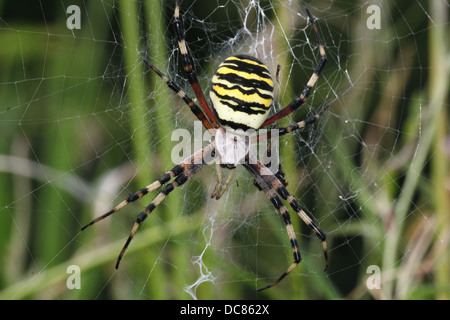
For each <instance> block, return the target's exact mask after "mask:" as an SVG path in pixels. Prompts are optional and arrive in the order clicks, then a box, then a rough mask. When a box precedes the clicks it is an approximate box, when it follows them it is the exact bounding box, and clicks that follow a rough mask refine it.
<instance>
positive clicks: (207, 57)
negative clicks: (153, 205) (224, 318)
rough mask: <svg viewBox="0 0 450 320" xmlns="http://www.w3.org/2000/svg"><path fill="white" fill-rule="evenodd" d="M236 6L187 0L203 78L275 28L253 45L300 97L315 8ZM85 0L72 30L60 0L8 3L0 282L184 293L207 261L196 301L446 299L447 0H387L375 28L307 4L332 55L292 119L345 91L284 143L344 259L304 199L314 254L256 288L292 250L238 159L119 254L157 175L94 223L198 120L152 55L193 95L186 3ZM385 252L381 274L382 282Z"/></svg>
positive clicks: (159, 168) (138, 293)
mask: <svg viewBox="0 0 450 320" xmlns="http://www.w3.org/2000/svg"><path fill="white" fill-rule="evenodd" d="M185 2H186V3H187V1H185ZM226 3H227V6H225V7H217V3H216V2H215V1H205V0H196V1H194V2H193V4H192V5H184V6H183V4H182V12H183V13H184V14H185V27H186V30H187V32H188V34H187V41H188V43H189V48H190V49H191V51H192V52H193V54H194V56H195V58H196V61H195V67H196V69H197V73H198V75H199V79H200V81H201V85H202V88H204V92H205V94H206V93H207V92H208V90H207V89H208V85H209V78H210V77H211V75H212V73H213V72H214V70H215V68H216V67H217V64H218V62H219V61H220V60H221V59H223V58H224V56H223V55H224V54H225V51H227V50H230V44H231V47H232V48H234V49H233V50H234V52H237V51H239V50H240V48H242V50H246V49H248V48H252V45H254V43H255V40H261V38H264V37H267V39H269V40H267V39H266V41H265V42H264V45H262V46H259V47H258V50H257V52H258V54H259V55H261V59H262V60H263V61H266V64H267V65H268V66H269V68H271V70H276V67H277V64H280V65H281V81H280V85H279V87H277V88H276V94H277V100H278V101H280V105H282V106H284V105H286V104H287V103H289V102H290V101H291V100H292V99H294V98H295V97H296V96H298V94H300V92H301V90H302V89H303V86H304V84H306V82H307V81H308V79H309V77H310V76H311V74H312V72H313V70H314V67H315V65H316V63H317V58H318V56H319V54H318V52H316V51H317V47H316V45H315V38H314V32H313V31H312V30H311V28H310V24H306V20H305V17H306V15H305V13H304V12H303V11H304V8H305V5H304V4H298V5H297V7H288V6H287V5H286V4H285V2H284V1H281V0H272V1H260V8H262V9H264V13H265V14H266V18H265V20H264V21H262V20H261V16H260V15H259V14H258V12H257V10H255V8H253V9H252V10H250V11H249V12H248V14H247V15H245V8H248V6H249V3H252V2H250V1H248V0H241V1H239V0H233V1H229V2H226ZM29 5H30V6H34V5H39V2H36V3H33V4H31V3H30V4H29ZM85 5H86V6H87V7H82V8H81V13H82V21H81V25H82V28H81V29H80V30H69V29H68V28H67V27H66V19H67V17H68V15H67V14H66V13H65V12H64V8H62V6H61V3H60V2H56V1H54V2H52V1H46V2H45V4H42V7H36V8H30V10H27V11H26V12H23V11H21V10H20V5H19V4H17V3H14V2H11V1H9V2H6V1H3V2H0V43H2V44H3V45H2V47H1V48H0V60H1V61H2V63H1V64H0V136H1V138H0V195H1V196H0V251H1V252H2V254H1V255H0V298H2V299H190V298H191V295H190V294H189V293H188V292H187V291H186V290H185V288H186V287H188V286H189V285H192V284H194V283H195V282H196V281H197V280H198V279H199V277H200V276H204V278H205V279H206V281H205V282H203V283H201V284H200V285H199V286H197V287H194V288H193V291H192V292H193V294H195V295H196V297H197V298H199V299H393V298H394V299H449V298H450V279H449V277H450V273H449V270H450V250H449V242H450V215H449V212H450V200H449V199H450V196H449V190H450V187H449V184H450V182H449V181H450V170H449V163H450V161H449V154H450V153H449V145H448V140H449V130H448V123H449V115H448V113H449V101H448V91H449V79H450V76H449V70H450V54H449V48H448V45H449V44H448V40H447V37H446V36H445V35H446V34H448V33H449V28H448V14H449V8H448V7H446V5H445V3H444V2H443V1H440V0H432V1H429V2H427V3H426V4H423V5H421V4H419V2H415V3H407V2H404V3H402V4H401V5H400V4H396V3H395V2H389V3H385V4H384V6H383V7H381V13H382V14H381V18H382V24H381V29H379V30H370V29H368V28H367V27H366V20H367V17H368V14H367V13H366V7H365V4H364V5H361V4H360V2H359V1H346V2H345V3H344V2H341V1H334V2H333V3H332V4H331V5H324V4H323V5H322V4H321V2H318V3H316V4H312V5H309V8H310V9H311V12H312V13H313V15H315V16H316V17H317V18H318V20H317V26H318V28H319V31H320V33H321V35H322V40H323V42H324V44H325V49H326V51H327V56H328V64H327V66H326V68H325V70H324V73H323V77H322V78H320V79H319V81H318V84H317V86H316V88H314V92H313V93H312V95H311V97H310V99H309V100H308V103H307V105H305V106H304V107H302V108H301V109H300V110H298V112H296V114H295V115H292V116H291V117H290V118H288V119H284V120H283V121H282V125H287V124H288V123H290V122H292V121H294V120H296V121H299V120H301V119H303V118H305V117H306V116H309V115H312V114H313V113H314V112H317V111H318V110H319V109H320V108H321V107H322V106H323V105H324V104H325V103H330V106H331V107H330V109H329V111H327V113H326V114H325V115H324V117H323V118H322V119H321V121H320V122H319V123H318V124H317V125H314V126H310V127H308V128H306V129H305V130H303V131H302V132H298V133H295V134H292V135H291V136H289V137H286V139H284V138H283V140H282V143H281V155H282V163H283V169H284V171H285V172H286V178H287V181H288V183H289V184H288V190H289V192H291V193H292V194H295V196H296V197H297V198H298V199H299V201H300V203H301V204H302V205H303V206H304V208H305V209H306V210H307V211H308V212H310V213H311V214H312V215H313V216H314V217H315V220H316V221H317V222H318V224H319V225H320V227H321V229H322V230H324V231H325V232H326V233H327V235H328V238H327V239H328V249H329V255H330V268H329V270H328V271H327V272H325V273H324V272H322V269H323V257H322V256H321V254H322V251H321V245H320V242H319V241H318V240H317V239H316V238H315V237H314V235H313V234H311V231H310V230H309V229H307V228H306V227H305V226H304V225H303V224H302V222H301V220H300V219H299V218H298V217H297V216H294V215H293V214H292V210H291V214H292V221H293V224H294V227H295V229H296V232H297V239H298V241H299V245H300V249H301V251H302V257H303V261H302V263H301V264H300V265H299V267H298V268H297V269H296V270H295V271H294V272H292V274H291V275H289V276H288V277H287V278H286V279H285V280H283V281H282V282H281V283H280V284H279V285H278V286H276V287H274V288H271V289H270V290H267V291H264V292H261V293H259V292H256V291H255V289H256V288H259V287H262V286H263V285H265V284H267V283H268V282H270V281H272V280H274V279H275V278H276V277H278V276H279V275H280V274H281V272H283V271H284V268H287V267H288V266H289V263H290V262H291V261H290V259H291V249H290V245H289V241H288V237H287V235H286V232H285V229H284V224H283V221H282V219H281V218H280V217H279V215H277V214H276V211H275V210H274V208H273V207H272V205H271V204H270V201H269V200H268V199H266V198H265V196H264V194H263V193H260V192H257V190H256V188H255V187H254V186H253V181H252V180H251V179H250V178H249V175H248V174H246V172H245V170H243V169H242V168H240V169H237V170H236V171H237V173H236V177H235V179H234V180H233V182H232V183H231V185H230V186H229V190H228V191H227V192H226V193H225V195H224V196H223V197H222V199H220V200H219V201H216V200H212V199H210V197H209V195H210V193H211V191H212V190H213V188H214V186H215V182H216V177H215V171H214V166H210V167H209V168H206V169H204V170H203V171H202V172H200V173H199V174H198V175H197V176H196V177H195V178H193V179H192V180H191V181H189V182H188V183H187V184H186V185H184V186H183V187H181V188H179V189H177V190H175V191H173V192H172V193H171V194H170V196H169V197H168V198H167V199H166V200H165V201H164V202H163V203H162V204H161V205H160V206H159V207H158V208H157V209H156V210H155V211H154V213H153V214H152V216H151V217H149V218H148V219H147V220H146V221H145V223H144V224H143V225H142V227H141V228H140V230H139V231H138V233H137V234H136V237H135V239H134V240H133V242H132V243H131V245H130V246H129V248H128V251H127V253H126V255H125V257H124V259H123V261H122V264H121V267H120V268H119V270H115V269H114V265H115V261H116V259H117V256H118V254H119V252H120V250H121V248H122V246H123V244H124V243H125V240H126V237H127V236H128V234H129V232H130V230H131V227H132V225H133V223H134V221H135V219H136V216H137V214H138V213H139V212H140V211H142V210H143V208H145V206H146V205H148V204H149V203H150V202H151V201H152V199H153V198H154V197H155V196H156V194H157V191H156V192H154V193H152V194H151V195H147V196H146V197H145V198H143V199H141V200H140V201H138V202H136V203H133V204H130V205H129V206H127V207H126V208H124V209H122V210H121V211H120V212H118V213H115V214H114V215H112V216H110V217H109V218H108V219H106V220H104V221H102V222H101V223H98V224H96V225H94V226H92V227H90V228H88V229H86V230H85V231H83V232H80V228H81V226H83V225H85V224H86V223H87V222H89V221H90V220H91V219H92V218H93V217H95V216H98V215H100V214H102V213H104V212H106V211H107V210H108V209H110V207H111V206H114V205H116V204H118V203H119V202H120V201H122V200H123V199H124V198H125V197H126V196H127V195H128V194H129V193H131V192H134V191H136V190H138V189H140V188H142V187H143V186H145V185H147V184H149V183H150V182H152V181H153V180H155V179H158V178H159V177H160V176H161V175H162V174H163V173H164V172H166V171H167V170H169V169H170V168H171V167H173V165H174V164H173V163H172V161H171V150H172V147H173V146H174V145H175V144H176V143H177V141H171V133H172V131H173V130H174V129H176V128H186V129H188V130H190V131H192V130H193V125H192V123H193V121H194V120H195V117H194V116H193V115H191V114H190V112H189V110H188V108H187V107H186V106H185V105H184V104H183V102H182V101H181V99H179V97H177V96H176V95H175V94H173V92H172V91H171V90H169V89H168V88H167V87H166V86H165V84H164V83H163V82H162V81H161V79H160V78H158V77H157V76H156V75H155V74H153V73H152V72H151V71H150V70H148V68H147V66H146V65H145V64H144V63H143V62H142V59H143V58H149V59H150V60H151V61H152V62H154V64H155V65H157V66H158V68H159V69H160V70H161V71H163V72H164V73H166V74H167V75H168V76H169V77H170V78H172V79H174V80H175V81H176V82H177V83H178V84H179V85H180V86H181V87H182V88H184V89H186V91H187V93H188V94H189V95H190V96H191V97H194V94H193V93H192V90H191V88H190V87H189V85H188V82H187V81H186V80H185V79H184V77H183V75H184V74H183V68H182V62H181V59H180V55H179V52H178V50H177V43H176V41H175V38H174V30H173V27H172V25H171V17H172V15H173V7H174V5H173V4H172V2H166V1H159V0H144V1H142V2H139V4H137V3H135V2H134V1H125V0H122V1H112V0H111V1H109V0H104V1H92V2H89V3H87V2H86V4H85ZM388 6H390V7H388ZM28 12H31V13H28ZM160 13H161V14H160ZM244 18H246V19H244ZM244 21H245V23H246V24H245V26H244V24H243V23H244ZM263 22H264V26H265V27H263ZM272 27H273V29H272ZM243 30H245V31H251V32H253V34H254V35H255V34H257V36H254V37H253V38H252V37H247V36H246V35H245V32H242V31H243ZM238 31H241V33H238ZM231 40H233V41H231ZM252 41H253V42H252ZM253 52H254V51H253ZM277 106H278V107H279V105H277ZM224 173H225V174H228V172H227V171H225V172H224ZM211 233H212V234H211ZM199 256H200V257H201V259H200V260H198V261H199V263H195V261H196V260H195V259H197V257H199ZM200 262H201V263H200ZM71 265H77V266H79V267H80V270H81V289H80V290H77V289H73V290H69V289H68V288H67V285H66V281H67V279H68V278H69V276H70V274H68V273H66V271H67V268H68V267H69V266H71ZM373 265H375V266H378V267H379V268H380V270H381V284H380V285H381V289H371V290H369V289H368V288H367V283H366V280H367V279H368V277H369V276H372V275H373V274H371V273H367V270H368V267H369V266H373ZM209 272H210V273H211V274H209ZM369 280H370V279H369Z"/></svg>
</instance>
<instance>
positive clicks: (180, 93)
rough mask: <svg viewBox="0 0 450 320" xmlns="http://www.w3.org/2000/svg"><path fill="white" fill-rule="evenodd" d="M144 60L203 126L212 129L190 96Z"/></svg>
mask: <svg viewBox="0 0 450 320" xmlns="http://www.w3.org/2000/svg"><path fill="white" fill-rule="evenodd" d="M144 62H145V63H146V64H147V65H148V66H149V67H150V68H151V69H152V70H153V71H154V72H155V73H156V74H157V75H158V76H159V77H160V78H161V79H162V80H163V81H164V82H165V83H166V84H167V86H168V87H169V88H170V89H172V90H173V91H174V92H175V93H176V94H177V95H178V96H180V98H181V99H183V101H184V102H185V103H186V104H187V105H188V106H189V108H191V111H192V112H193V113H194V115H195V116H196V117H197V119H199V120H200V121H201V122H202V123H203V126H204V127H205V128H206V129H208V130H209V131H212V130H213V126H212V125H211V123H210V122H209V120H208V118H207V117H206V116H205V114H204V113H203V112H202V111H201V109H200V108H199V107H198V106H197V105H196V104H195V103H194V101H192V99H191V98H189V97H188V96H187V94H186V92H184V91H183V90H182V89H181V88H180V87H179V86H178V85H177V84H176V83H175V82H173V81H172V80H170V79H169V78H167V77H166V76H165V75H164V74H163V73H162V72H161V71H159V70H158V68H156V67H155V66H154V65H153V64H152V63H150V62H149V61H148V60H144Z"/></svg>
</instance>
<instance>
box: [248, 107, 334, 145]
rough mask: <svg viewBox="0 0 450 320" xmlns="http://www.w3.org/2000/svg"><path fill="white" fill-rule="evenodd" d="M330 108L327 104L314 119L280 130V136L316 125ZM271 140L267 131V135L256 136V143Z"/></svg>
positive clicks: (310, 118) (269, 132)
mask: <svg viewBox="0 0 450 320" xmlns="http://www.w3.org/2000/svg"><path fill="white" fill-rule="evenodd" d="M329 107H330V105H329V104H327V105H326V106H325V107H323V108H322V109H321V110H320V111H319V112H318V113H317V114H315V115H314V116H312V117H309V118H307V119H305V120H302V121H300V122H297V123H294V124H291V125H290V126H287V127H284V128H278V129H277V130H278V136H284V135H285V134H288V133H291V132H292V131H295V130H298V129H302V128H304V127H306V126H308V125H310V124H313V123H316V122H317V121H319V119H320V117H322V115H323V114H324V113H325V111H327V109H328V108H329ZM270 138H271V131H267V132H266V133H263V134H260V135H257V136H256V138H255V139H256V141H258V142H259V141H264V140H270Z"/></svg>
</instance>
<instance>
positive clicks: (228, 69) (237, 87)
mask: <svg viewBox="0 0 450 320" xmlns="http://www.w3.org/2000/svg"><path fill="white" fill-rule="evenodd" d="M306 12H307V14H308V17H309V21H310V22H311V24H312V26H313V28H314V32H315V34H316V37H317V42H318V47H319V52H320V60H319V62H318V65H317V67H316V69H315V70H314V73H313V74H312V76H311V78H310V79H309V81H308V83H307V84H306V86H305V88H304V89H303V91H302V92H301V94H300V96H299V97H298V98H296V99H294V100H293V101H292V102H291V103H290V104H288V105H287V106H286V107H284V108H283V109H281V110H280V111H278V112H277V113H275V114H273V115H272V116H269V111H270V108H271V105H272V101H273V82H272V78H271V76H270V72H269V70H268V69H267V67H266V66H265V65H264V64H263V63H262V62H261V61H259V60H258V59H256V58H254V57H251V56H248V55H234V56H231V57H228V58H227V59H225V60H224V62H222V63H221V64H220V65H219V67H218V69H217V71H216V73H215V74H214V76H213V77H212V81H211V88H210V99H211V102H212V105H211V106H212V107H211V108H210V106H209V105H208V103H207V102H206V99H205V97H204V95H203V91H202V89H201V87H200V84H199V82H198V80H197V76H196V74H195V71H194V69H193V67H192V63H191V59H190V56H189V53H188V49H187V46H186V42H185V40H184V30H183V25H182V23H181V18H180V5H179V1H176V5H175V14H174V24H175V30H176V34H177V39H178V45H179V48H180V53H181V55H182V57H183V63H184V69H185V71H186V75H187V79H188V80H189V82H190V84H191V86H192V89H193V91H194V93H195V96H196V97H197V101H198V103H199V105H200V106H198V105H197V104H195V103H194V101H193V100H192V99H191V98H189V96H188V95H187V94H186V93H185V92H184V91H183V90H181V89H180V87H179V86H178V85H177V84H176V83H174V82H172V81H171V80H170V79H168V78H167V77H166V76H165V75H163V74H162V73H161V72H160V71H159V70H158V69H157V68H156V67H155V66H154V65H153V64H151V63H150V62H148V61H147V60H144V61H145V63H146V64H147V65H148V66H149V67H150V68H151V69H152V70H153V71H154V72H155V73H157V74H158V75H159V76H160V77H161V78H162V79H163V81H164V82H165V83H166V84H167V85H168V86H169V88H171V89H172V90H173V91H174V92H176V93H177V94H178V95H179V96H180V98H182V99H183V100H184V102H185V103H186V104H187V105H188V106H189V108H190V109H191V111H192V112H193V113H194V115H195V116H196V117H197V118H198V119H199V120H200V121H201V122H202V124H203V126H204V127H205V128H206V129H207V130H209V131H210V133H211V134H212V135H213V136H214V139H213V141H212V142H210V143H209V144H208V145H206V146H205V147H204V148H202V149H201V150H198V151H196V152H195V153H193V154H192V155H191V156H189V157H188V158H187V159H185V160H184V161H182V162H181V163H179V164H177V165H176V166H175V167H173V168H172V169H171V170H170V171H168V172H166V173H165V174H164V175H163V176H162V177H161V178H160V179H159V180H156V181H154V182H153V183H151V184H149V185H148V186H146V187H145V188H143V189H141V190H139V191H137V192H135V193H133V194H131V195H130V196H128V198H127V199H125V200H124V201H122V202H121V203H119V204H118V205H117V206H116V207H114V208H113V209H111V210H110V211H108V212H107V213H105V214H104V215H102V216H100V217H98V218H96V219H94V220H92V221H91V222H90V223H88V224H87V225H85V226H84V227H83V228H82V230H84V229H85V228H87V227H88V226H90V225H92V224H94V223H96V222H98V221H100V220H102V219H104V218H106V217H107V216H109V215H111V214H113V213H114V212H116V211H118V210H119V209H121V208H123V207H124V206H126V205H127V204H128V203H130V202H133V201H136V200H138V199H140V198H141V197H143V196H144V195H146V194H147V193H149V192H151V191H153V190H155V189H158V188H160V187H163V186H164V188H163V189H162V191H161V192H160V193H159V194H158V195H157V196H156V197H155V199H154V200H153V201H152V202H151V203H150V204H149V205H148V206H147V207H146V208H145V210H143V211H142V212H141V213H140V214H139V215H138V217H137V219H136V222H135V224H134V226H133V228H132V230H131V233H130V236H129V237H128V239H127V241H126V243H125V245H124V247H123V249H122V251H121V252H120V255H119V257H118V259H117V263H116V268H118V267H119V263H120V261H121V259H122V257H123V254H124V253H125V250H126V249H127V247H128V245H129V243H130V242H131V240H132V239H133V237H134V235H135V233H136V231H137V229H138V228H139V225H140V224H141V223H142V221H144V220H145V219H146V218H147V217H148V216H149V215H150V213H151V212H152V211H153V210H154V209H155V208H156V207H157V206H158V205H159V204H160V203H161V202H162V201H163V200H164V198H165V197H166V196H167V195H168V194H169V193H170V192H172V191H173V190H174V189H175V188H177V187H179V186H181V185H182V184H184V183H185V182H186V181H187V180H188V179H189V178H191V177H192V176H193V175H195V174H196V173H197V172H198V171H200V170H201V169H202V168H203V167H204V166H206V165H207V164H209V163H210V162H211V161H207V160H206V159H207V157H208V155H212V154H214V155H215V156H216V157H215V159H214V160H215V162H216V168H217V178H218V183H217V185H216V188H215V189H214V192H213V193H212V195H211V196H212V197H215V198H216V199H219V198H220V197H221V195H222V194H223V192H224V191H225V189H226V186H227V185H228V184H229V183H230V181H231V178H232V172H233V170H232V171H231V174H230V175H229V176H228V177H227V179H226V180H225V181H223V177H222V173H221V168H222V167H226V168H229V169H233V168H235V167H236V166H237V165H239V164H240V165H242V166H244V167H245V168H246V169H247V171H248V172H249V173H250V174H251V176H252V177H253V179H254V180H255V185H256V186H257V187H258V189H259V190H261V191H263V192H264V193H265V194H266V196H267V197H268V198H269V199H270V201H271V202H272V204H273V205H274V207H275V208H276V209H277V210H278V211H279V212H280V213H281V215H282V217H283V220H284V222H285V224H286V231H287V234H288V236H289V240H290V243H291V246H292V252H293V256H294V262H293V263H292V264H291V265H290V266H289V268H288V269H287V270H286V271H285V272H284V273H283V274H282V275H281V276H280V277H279V278H278V279H277V280H275V281H273V282H272V283H270V284H268V285H266V286H265V287H263V288H261V289H259V290H264V289H267V288H270V287H272V286H274V285H275V284H277V283H278V282H280V281H281V280H282V279H283V278H284V277H285V276H286V275H288V274H289V273H290V272H291V271H292V270H293V269H294V268H295V267H296V266H297V265H298V264H299V263H300V261H301V255H300V250H299V247H298V243H297V239H296V236H295V232H294V228H293V226H292V223H291V220H290V214H289V211H288V209H287V208H286V207H285V206H284V204H283V202H282V200H281V199H280V197H281V198H282V199H283V200H285V201H287V202H288V204H289V206H290V207H291V208H292V209H293V210H294V211H295V212H296V213H297V214H298V215H299V217H300V218H301V219H302V220H303V221H304V222H305V223H306V224H307V225H308V226H309V227H310V228H311V229H312V230H313V232H314V233H315V234H316V235H317V237H318V238H319V239H320V240H321V241H322V246H323V253H324V256H325V269H326V267H327V266H328V257H327V245H326V240H325V234H324V233H323V232H322V231H321V230H320V229H319V228H318V227H317V226H316V224H315V223H314V222H313V220H312V219H311V218H310V217H309V216H308V214H306V213H305V211H303V210H302V209H301V207H300V205H299V203H298V202H297V200H296V199H295V198H294V197H293V196H292V195H290V194H289V192H288V191H287V189H286V185H287V183H286V181H285V178H284V172H283V170H282V169H281V165H280V166H279V167H277V169H278V170H277V171H276V172H272V171H271V170H269V168H268V167H267V163H265V162H264V161H261V160H258V159H257V158H256V157H254V156H253V155H252V154H251V153H250V152H249V146H250V144H251V143H252V142H258V141H263V140H270V139H271V136H272V134H271V132H264V133H260V132H257V130H258V129H262V128H266V127H267V126H269V125H271V124H274V123H276V122H277V121H278V120H280V119H282V118H284V117H285V116H287V115H289V114H290V113H292V112H293V111H295V110H296V109H298V108H299V107H300V106H301V105H302V104H303V103H304V102H305V101H306V99H308V97H309V94H310V92H311V90H312V88H313V87H314V85H315V84H316V82H317V80H318V78H319V76H320V74H321V72H322V69H323V68H324V66H325V63H326V61H327V59H326V54H325V49H324V47H323V45H322V42H321V39H320V36H319V32H318V30H317V28H316V25H315V24H314V18H313V17H312V15H311V13H310V12H309V11H308V10H306ZM327 108H328V105H326V106H325V107H323V108H322V109H321V110H320V111H319V112H318V113H317V114H316V115H314V116H312V117H310V118H308V119H305V120H303V121H300V122H297V123H293V124H292V125H290V126H288V127H284V128H279V129H277V130H278V131H277V134H278V136H283V135H285V134H287V133H290V132H292V131H294V130H297V129H300V128H303V127H305V126H306V125H309V124H312V123H315V122H316V121H317V120H318V119H319V118H320V117H321V116H322V114H323V113H324V112H325V110H326V109H327Z"/></svg>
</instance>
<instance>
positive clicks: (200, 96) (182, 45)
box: [174, 0, 219, 128]
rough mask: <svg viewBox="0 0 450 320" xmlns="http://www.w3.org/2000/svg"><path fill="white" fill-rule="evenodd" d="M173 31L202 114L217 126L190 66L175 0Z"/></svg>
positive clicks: (178, 2)
mask: <svg viewBox="0 0 450 320" xmlns="http://www.w3.org/2000/svg"><path fill="white" fill-rule="evenodd" d="M174 23H175V31H176V33H177V39H178V46H179V47H180V52H181V55H182V56H183V63H184V70H185V71H186V75H187V78H188V80H189V83H190V84H191V87H192V89H193V90H194V93H195V96H196V97H197V99H198V102H199V104H200V106H201V107H202V110H203V112H204V114H205V115H206V116H207V117H208V119H209V121H210V122H211V124H212V125H213V126H214V128H218V127H219V123H218V122H217V119H216V117H215V116H214V114H213V112H212V110H211V109H210V107H209V106H208V103H207V102H206V99H205V96H204V94H203V91H202V88H201V87H200V83H199V82H198V79H197V75H196V74H195V71H194V69H193V67H192V63H191V59H190V58H189V53H188V50H187V46H186V41H185V36H184V28H183V23H182V21H181V18H180V1H179V0H177V1H176V2H175V14H174Z"/></svg>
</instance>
